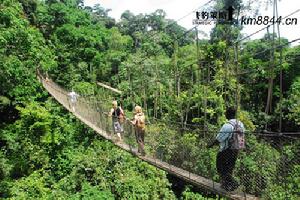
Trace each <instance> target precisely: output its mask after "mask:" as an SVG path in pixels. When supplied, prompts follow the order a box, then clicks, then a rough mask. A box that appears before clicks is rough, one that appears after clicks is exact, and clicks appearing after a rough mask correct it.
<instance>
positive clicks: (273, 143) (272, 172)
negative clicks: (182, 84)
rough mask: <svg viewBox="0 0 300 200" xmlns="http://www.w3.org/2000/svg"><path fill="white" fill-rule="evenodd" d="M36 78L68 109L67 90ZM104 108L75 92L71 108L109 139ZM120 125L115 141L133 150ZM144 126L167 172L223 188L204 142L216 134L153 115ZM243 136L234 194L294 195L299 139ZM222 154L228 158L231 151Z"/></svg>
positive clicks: (128, 128) (155, 158)
mask: <svg viewBox="0 0 300 200" xmlns="http://www.w3.org/2000/svg"><path fill="white" fill-rule="evenodd" d="M40 80H41V81H42V83H43V85H44V87H45V88H46V89H47V90H48V91H49V93H50V94H51V95H52V96H53V97H55V99H57V100H58V101H59V102H60V103H61V104H62V105H64V107H66V108H67V109H69V110H70V111H71V112H72V108H71V107H72V105H71V104H70V101H69V98H68V92H67V91H66V90H64V89H63V88H62V87H60V86H58V85H57V84H55V83H54V82H52V81H51V80H45V79H43V77H42V76H41V75H40ZM109 109H110V108H109V104H103V103H101V102H99V101H98V100H97V99H96V98H94V97H93V96H88V97H83V96H79V97H78V100H77V102H76V104H75V110H74V111H73V113H74V114H75V115H76V116H78V117H80V118H82V119H84V120H85V121H86V122H87V123H88V125H89V126H92V127H94V129H99V130H102V131H103V132H102V135H103V136H104V137H105V138H107V139H110V140H112V141H114V140H115V138H116V136H115V135H114V134H113V126H112V118H111V117H109V116H108V114H107V112H108V111H109ZM122 125H123V127H124V133H123V135H122V137H123V142H122V143H116V144H117V145H119V146H121V147H122V148H125V149H126V150H128V151H130V152H132V153H134V154H136V153H137V142H136V138H135V129H134V127H133V126H132V124H131V123H130V121H129V120H128V119H127V120H125V121H124V123H123V124H122ZM146 128H147V129H146V137H145V150H146V153H147V156H146V157H147V159H148V161H149V160H150V161H151V162H152V163H153V164H155V165H156V166H160V167H161V168H163V169H168V171H174V173H180V174H181V175H182V176H184V178H186V179H191V180H193V179H196V178H197V177H196V178H195V175H199V176H201V177H203V179H202V180H199V181H200V182H201V181H202V186H204V187H208V188H210V190H216V191H217V193H220V191H223V193H222V194H225V193H226V191H225V192H224V190H222V189H220V187H219V186H220V185H219V184H218V183H219V182H220V178H219V175H218V172H217V167H216V162H217V161H216V157H217V154H218V149H217V148H208V147H207V144H208V143H209V142H210V141H211V140H212V139H213V138H215V135H216V133H214V132H210V131H207V132H205V133H203V132H201V133H199V131H198V130H197V129H176V128H174V126H173V127H172V126H170V125H169V124H166V123H162V122H161V123H160V122H159V121H158V120H157V121H156V122H155V123H152V124H148V125H147V127H146ZM246 140H247V148H246V150H243V151H241V152H240V153H239V155H238V159H237V161H236V164H235V166H234V170H233V177H235V179H236V181H237V182H238V183H239V187H238V189H237V190H236V191H235V193H239V194H242V195H240V196H238V198H237V199H241V198H244V199H252V198H253V197H254V196H256V197H260V198H263V199H274V197H278V196H279V197H280V198H279V199H299V197H300V195H299V191H300V190H299V187H300V186H299V185H300V184H299V181H300V180H299V177H300V176H299V175H300V159H299V151H300V150H299V149H300V148H299V146H300V142H299V140H298V139H291V138H283V137H257V135H255V134H253V133H251V132H247V134H246ZM223 156H224V158H226V157H227V158H229V157H230V156H232V154H230V155H226V154H224V155H223ZM227 158H226V159H227ZM162 162H164V163H162ZM166 163H167V164H166ZM297 177H298V178H297ZM249 194H250V195H249Z"/></svg>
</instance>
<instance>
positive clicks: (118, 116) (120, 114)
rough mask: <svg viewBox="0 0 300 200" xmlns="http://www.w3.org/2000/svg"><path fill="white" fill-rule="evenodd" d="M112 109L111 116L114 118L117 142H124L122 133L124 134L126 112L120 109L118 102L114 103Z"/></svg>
mask: <svg viewBox="0 0 300 200" xmlns="http://www.w3.org/2000/svg"><path fill="white" fill-rule="evenodd" d="M112 106H113V107H112V109H111V110H110V112H109V114H108V115H109V116H111V117H112V123H113V131H114V133H115V134H117V137H118V138H117V142H119V141H122V136H121V133H123V132H124V130H123V121H124V111H123V110H122V108H121V107H118V102H117V101H113V102H112Z"/></svg>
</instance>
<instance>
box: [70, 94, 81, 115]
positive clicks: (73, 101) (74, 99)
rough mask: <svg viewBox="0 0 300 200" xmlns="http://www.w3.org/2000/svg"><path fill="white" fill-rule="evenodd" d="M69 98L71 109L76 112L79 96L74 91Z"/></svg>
mask: <svg viewBox="0 0 300 200" xmlns="http://www.w3.org/2000/svg"><path fill="white" fill-rule="evenodd" d="M68 97H69V106H70V109H72V111H73V112H75V107H76V103H77V98H78V97H79V95H78V94H77V93H76V92H74V90H73V89H72V92H70V93H69V94H68Z"/></svg>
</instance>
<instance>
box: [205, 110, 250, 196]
mask: <svg viewBox="0 0 300 200" xmlns="http://www.w3.org/2000/svg"><path fill="white" fill-rule="evenodd" d="M225 115H226V118H227V119H228V120H229V121H228V122H226V123H225V124H224V125H223V126H222V128H221V129H220V131H219V133H218V135H217V137H216V139H215V140H214V141H213V142H212V143H211V144H210V145H208V147H212V146H214V145H215V144H219V145H220V150H219V152H218V154H217V163H216V165H217V166H216V167H217V171H218V174H219V176H220V179H221V181H220V183H221V188H223V189H225V190H226V191H233V190H235V189H236V188H237V187H238V182H237V181H236V180H234V178H233V176H232V173H233V169H234V167H235V163H236V160H237V157H238V153H239V150H241V149H244V148H245V134H244V132H245V128H244V124H243V123H242V122H241V121H239V120H237V119H235V116H236V109H235V108H232V107H230V108H228V109H227V110H226V113H225Z"/></svg>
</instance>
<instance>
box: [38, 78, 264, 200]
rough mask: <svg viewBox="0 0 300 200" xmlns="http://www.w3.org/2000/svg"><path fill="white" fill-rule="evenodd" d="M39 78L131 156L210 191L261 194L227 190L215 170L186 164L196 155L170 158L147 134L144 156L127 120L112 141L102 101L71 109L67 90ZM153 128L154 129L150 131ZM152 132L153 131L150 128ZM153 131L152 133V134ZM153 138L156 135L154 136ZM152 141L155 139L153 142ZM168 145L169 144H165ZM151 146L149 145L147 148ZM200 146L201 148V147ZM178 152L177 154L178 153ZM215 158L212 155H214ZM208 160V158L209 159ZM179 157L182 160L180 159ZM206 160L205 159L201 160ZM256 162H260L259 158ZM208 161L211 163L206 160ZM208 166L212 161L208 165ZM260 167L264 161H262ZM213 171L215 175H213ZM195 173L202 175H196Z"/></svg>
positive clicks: (82, 102)
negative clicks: (204, 170) (120, 136)
mask: <svg viewBox="0 0 300 200" xmlns="http://www.w3.org/2000/svg"><path fill="white" fill-rule="evenodd" d="M38 78H39V80H40V82H41V83H42V85H43V87H44V88H45V89H46V90H47V91H48V92H49V93H50V94H51V95H52V96H53V97H54V98H55V99H56V100H57V101H58V102H59V103H60V104H62V105H63V106H64V107H65V108H66V109H67V110H68V111H70V112H72V113H73V114H74V115H75V116H76V117H77V118H78V119H79V120H81V121H82V122H83V123H85V124H86V125H87V126H89V127H90V128H92V129H93V130H94V131H95V132H97V133H98V134H100V135H101V136H103V137H104V138H105V139H107V140H110V141H111V142H113V143H114V144H115V145H116V146H118V147H120V148H122V149H124V150H126V151H128V152H130V153H132V154H133V155H134V156H136V157H138V158H139V159H141V160H143V161H146V162H148V163H149V164H151V165H154V166H156V167H157V168H160V169H162V170H164V171H166V172H168V173H170V174H173V175H175V176H177V177H179V178H181V179H184V180H185V181H187V182H189V183H192V184H193V185H196V186H198V187H200V188H204V189H206V190H208V191H211V192H212V193H215V194H218V195H221V196H224V197H227V198H230V199H250V200H252V199H258V198H259V197H257V196H258V195H261V194H260V193H256V192H252V193H251V195H250V194H247V192H248V191H249V190H247V189H245V188H246V187H244V189H241V187H239V189H237V190H236V191H234V192H228V191H226V190H224V189H222V188H221V187H220V184H219V183H217V182H216V181H214V180H213V179H215V178H216V176H215V175H216V173H215V172H212V171H211V170H210V172H208V173H203V174H202V173H199V172H198V171H199V170H198V171H197V172H198V173H197V172H194V171H195V170H194V168H193V167H191V166H189V164H186V163H185V161H186V160H192V161H194V162H197V161H195V158H191V157H189V154H190V153H189V152H186V150H185V149H182V150H181V152H185V153H183V154H182V155H178V160H177V159H174V158H173V160H172V159H170V158H168V157H167V156H164V155H163V154H164V153H163V152H162V151H160V150H159V149H155V151H153V150H149V149H147V146H151V144H152V142H151V141H147V140H150V139H149V138H147V137H146V141H145V144H146V145H145V147H146V151H147V155H146V156H141V155H139V154H137V148H136V142H135V137H134V127H133V126H132V125H131V124H130V123H129V121H127V120H126V121H125V122H124V135H123V138H124V140H123V142H115V139H114V134H112V133H113V131H112V122H111V117H108V116H107V114H106V113H105V112H103V111H108V110H109V107H108V106H105V104H101V103H99V101H96V99H94V101H92V100H91V98H92V97H90V98H87V97H81V96H79V97H78V100H77V103H76V110H75V112H73V111H72V109H71V108H70V104H69V98H68V91H66V90H65V89H63V88H62V87H60V86H59V85H57V84H56V83H54V82H53V81H52V80H49V79H45V78H44V77H43V76H42V75H40V74H39V73H38ZM152 131H153V130H152ZM149 132H151V130H147V133H148V135H151V134H152V133H149ZM153 132H154V131H153ZM153 134H154V133H153ZM154 137H155V136H154ZM156 139H157V140H159V139H158V138H156ZM154 143H155V142H154ZM164 145H169V144H164ZM148 148H150V147H148ZM202 149H203V151H206V150H205V147H203V148H202ZM202 149H201V150H202ZM179 154H180V153H179ZM179 157H180V158H179ZM213 157H215V156H213ZM209 159H212V157H210V156H209ZM209 159H208V160H209ZM180 160H182V162H180ZM201 162H204V163H206V161H205V160H203V161H201ZM257 162H260V161H259V159H258V160H257ZM207 163H210V162H207ZM207 165H211V164H207ZM262 166H263V163H262ZM200 171H201V170H200ZM196 173H197V174H196ZM213 173H214V174H213ZM246 173H247V172H244V174H239V176H243V177H244V179H245V177H246V178H249V177H250V176H251V175H250V174H248V176H249V177H247V174H246ZM198 174H201V176H200V175H198ZM255 178H256V177H250V178H249V181H248V183H249V182H251V180H252V181H253V180H254V179H255Z"/></svg>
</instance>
